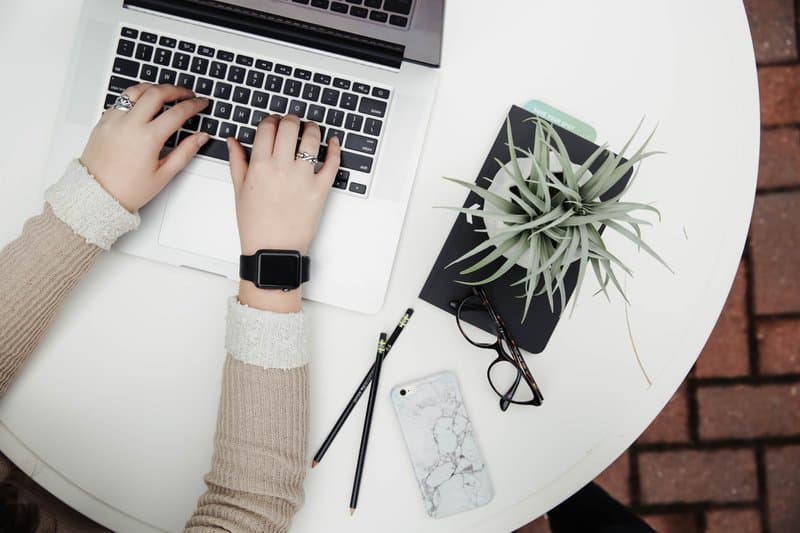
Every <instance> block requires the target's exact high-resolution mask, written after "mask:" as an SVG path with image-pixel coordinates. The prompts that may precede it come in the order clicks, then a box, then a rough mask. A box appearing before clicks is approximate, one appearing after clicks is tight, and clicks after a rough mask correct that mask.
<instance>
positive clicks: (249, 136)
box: [236, 126, 256, 144]
mask: <svg viewBox="0 0 800 533" xmlns="http://www.w3.org/2000/svg"><path fill="white" fill-rule="evenodd" d="M236 138H237V140H238V141H239V142H240V143H242V144H253V141H254V140H255V139H256V130H254V129H253V128H246V127H244V126H242V127H240V128H239V135H238V136H237V137H236Z"/></svg>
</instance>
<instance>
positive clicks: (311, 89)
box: [303, 83, 322, 102]
mask: <svg viewBox="0 0 800 533" xmlns="http://www.w3.org/2000/svg"><path fill="white" fill-rule="evenodd" d="M321 90H322V87H320V86H319V85H314V84H313V83H306V84H305V85H304V86H303V100H310V101H312V102H316V101H317V100H319V93H320V91H321Z"/></svg>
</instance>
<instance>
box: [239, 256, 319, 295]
mask: <svg viewBox="0 0 800 533" xmlns="http://www.w3.org/2000/svg"><path fill="white" fill-rule="evenodd" d="M289 251H290V250H259V251H258V252H256V253H255V254H253V255H240V256H239V277H240V278H241V279H243V280H245V281H251V282H253V284H255V285H256V287H259V286H260V285H259V273H258V264H259V259H258V258H259V255H262V254H265V253H266V254H268V253H270V252H279V253H284V252H289ZM294 253H297V252H294ZM298 255H299V254H298ZM310 266H311V259H309V257H308V256H305V255H304V256H301V257H300V283H305V282H307V281H308V280H309V279H310V278H309V272H310Z"/></svg>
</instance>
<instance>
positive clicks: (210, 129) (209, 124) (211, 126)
mask: <svg viewBox="0 0 800 533" xmlns="http://www.w3.org/2000/svg"><path fill="white" fill-rule="evenodd" d="M217 128H219V120H216V119H213V118H209V117H205V118H203V123H202V125H201V126H200V129H201V130H202V131H204V132H206V133H208V134H209V135H212V136H213V135H216V134H217Z"/></svg>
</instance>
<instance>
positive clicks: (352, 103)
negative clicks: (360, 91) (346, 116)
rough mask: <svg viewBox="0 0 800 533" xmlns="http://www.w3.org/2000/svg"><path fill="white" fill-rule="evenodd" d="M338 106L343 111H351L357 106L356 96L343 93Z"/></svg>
mask: <svg viewBox="0 0 800 533" xmlns="http://www.w3.org/2000/svg"><path fill="white" fill-rule="evenodd" d="M339 105H340V106H342V107H343V108H345V109H349V110H350V111H353V110H354V109H355V108H356V106H357V105H358V95H355V94H353V93H344V94H343V95H342V101H341V102H339Z"/></svg>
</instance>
